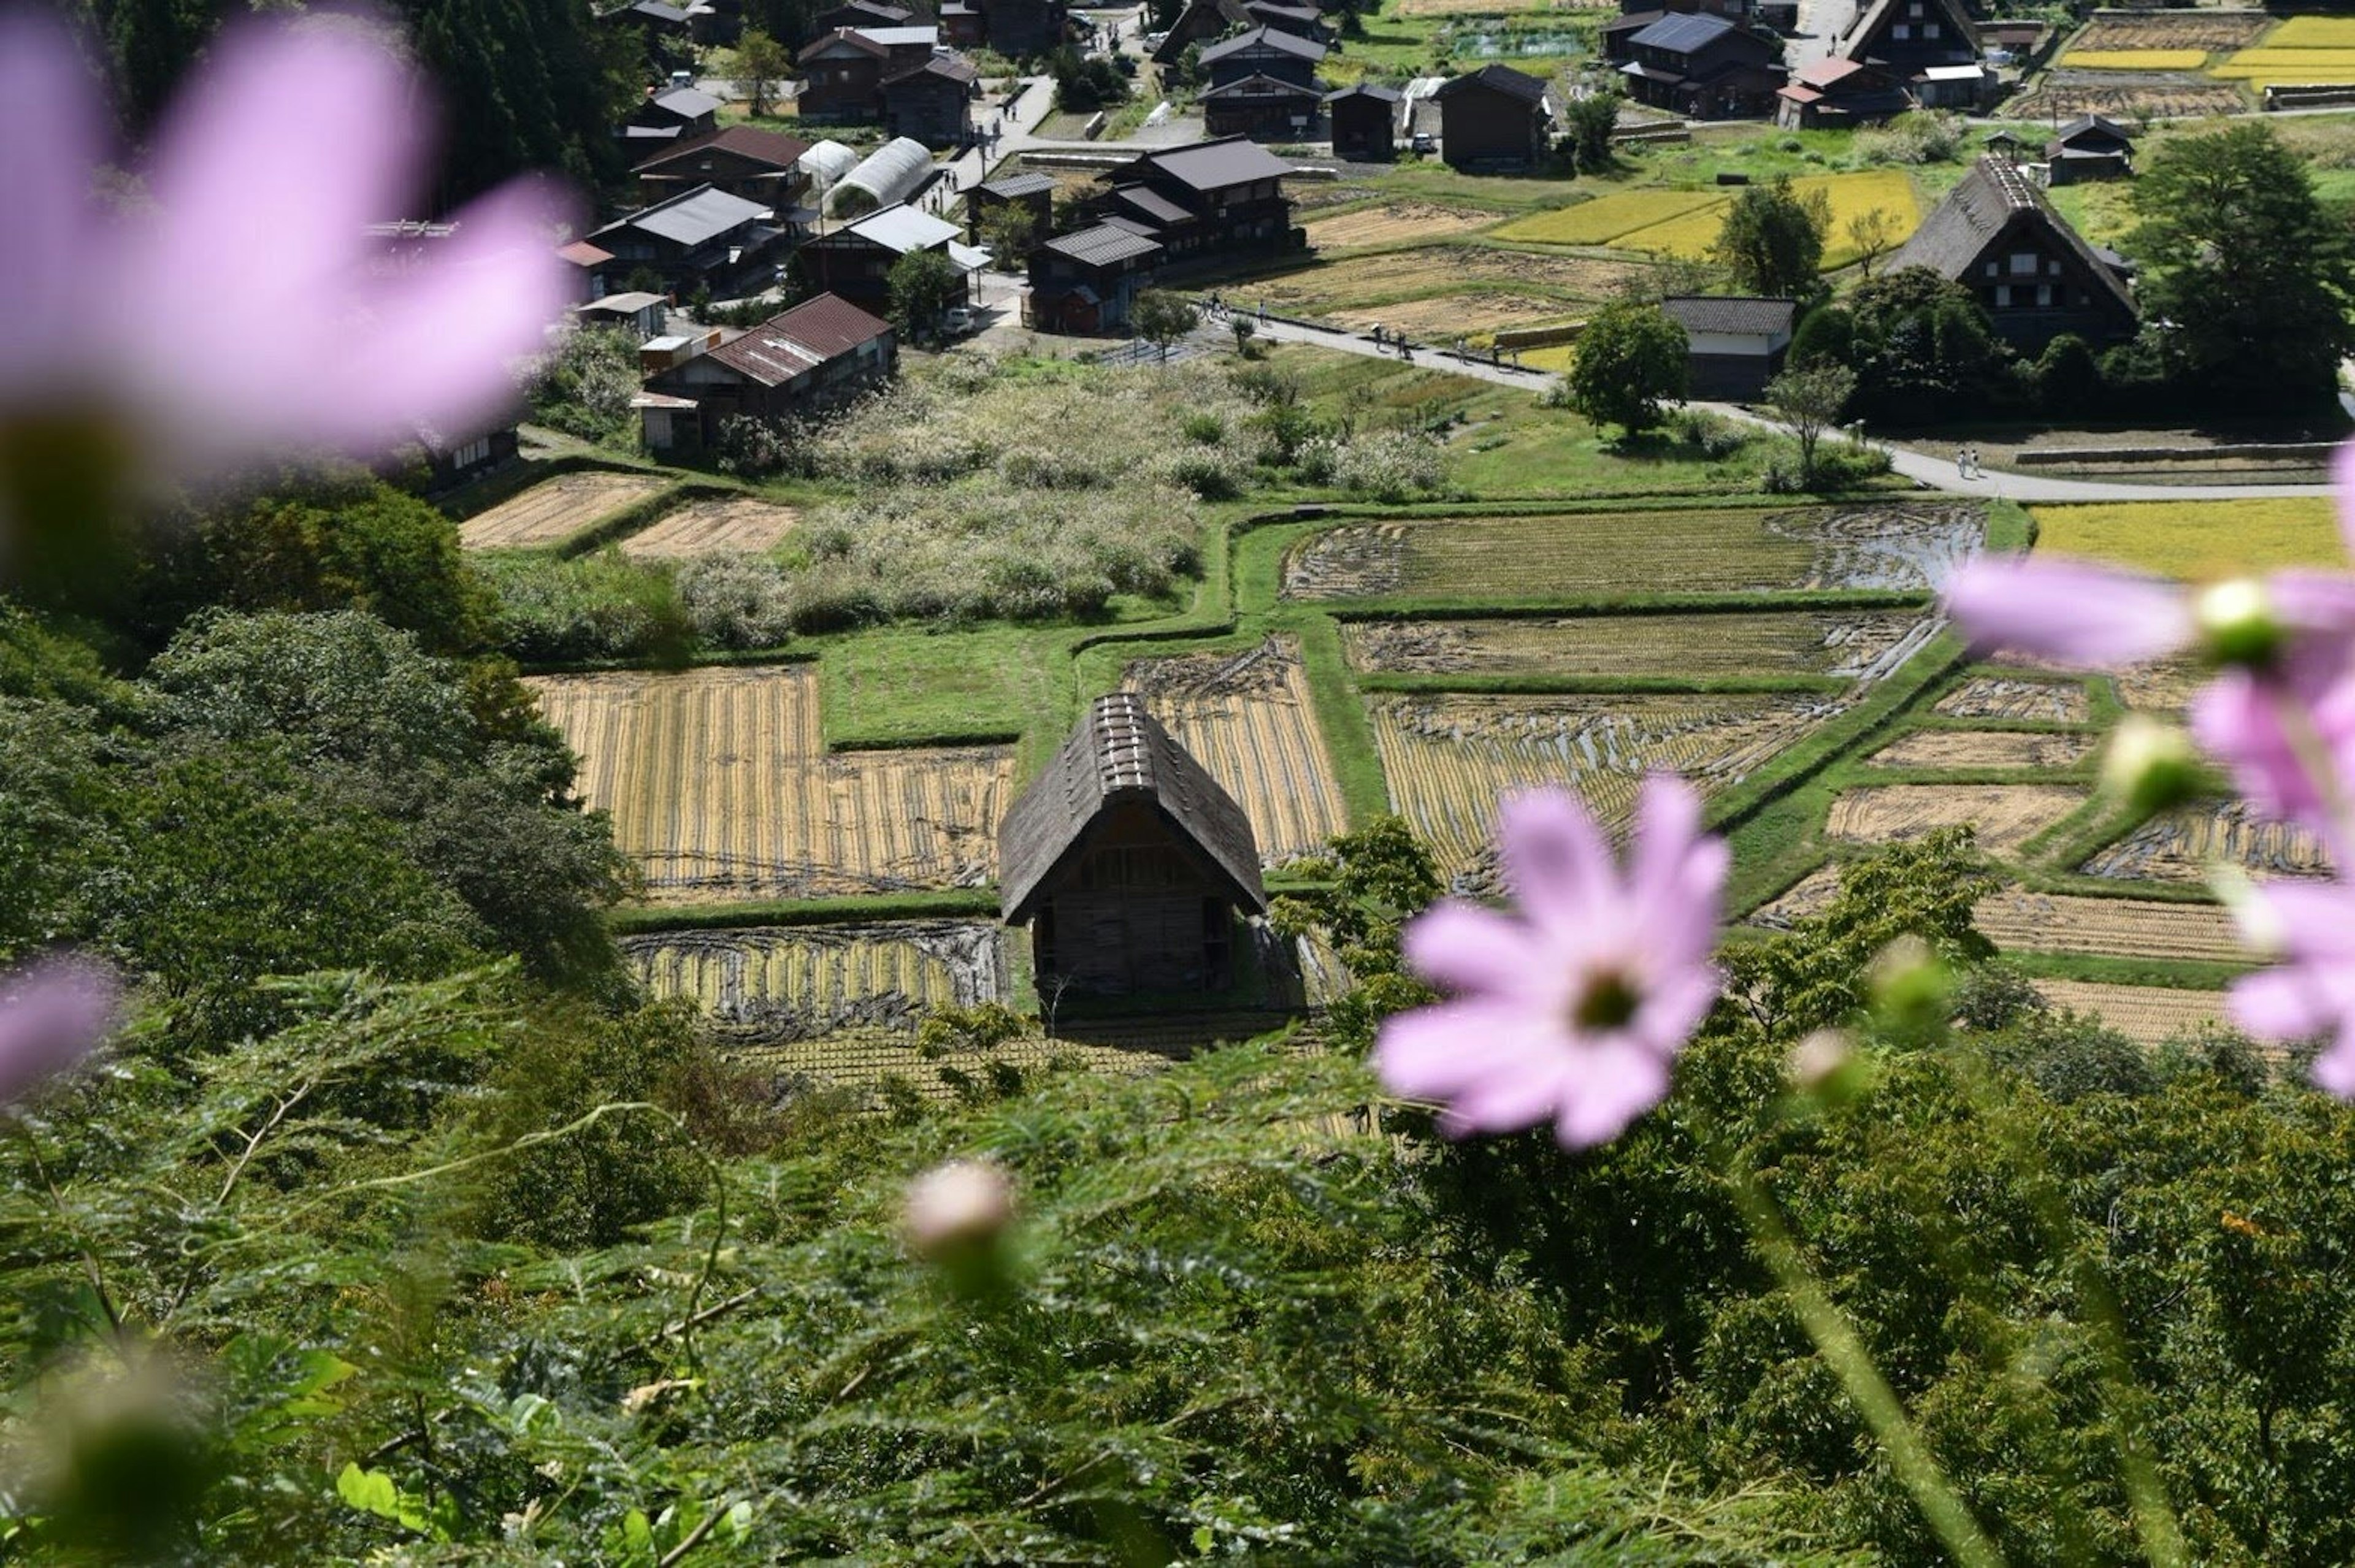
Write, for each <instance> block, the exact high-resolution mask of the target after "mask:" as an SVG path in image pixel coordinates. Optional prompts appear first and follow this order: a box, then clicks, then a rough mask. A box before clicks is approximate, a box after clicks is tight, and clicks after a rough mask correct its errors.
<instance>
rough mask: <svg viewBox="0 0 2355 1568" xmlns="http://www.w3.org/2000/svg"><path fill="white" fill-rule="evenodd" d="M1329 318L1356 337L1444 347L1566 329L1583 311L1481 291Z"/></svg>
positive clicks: (1348, 310) (1362, 308)
mask: <svg viewBox="0 0 2355 1568" xmlns="http://www.w3.org/2000/svg"><path fill="white" fill-rule="evenodd" d="M1327 314H1328V315H1330V316H1331V317H1332V319H1333V320H1334V321H1335V322H1337V323H1338V324H1339V325H1342V326H1346V327H1348V328H1350V329H1351V330H1353V331H1358V332H1370V331H1372V330H1373V329H1374V328H1375V327H1377V326H1379V327H1381V328H1382V329H1383V330H1385V331H1388V332H1402V333H1404V334H1406V336H1407V337H1408V339H1409V340H1410V341H1411V342H1416V343H1424V342H1432V343H1445V342H1449V341H1452V340H1453V339H1455V338H1456V337H1470V336H1475V335H1477V334H1483V333H1495V332H1499V331H1510V330H1513V329H1515V328H1520V327H1532V326H1551V325H1567V324H1569V323H1570V322H1571V321H1572V320H1574V319H1576V318H1577V317H1578V316H1579V315H1582V314H1583V307H1582V306H1578V305H1572V304H1565V303H1564V302H1563V301H1561V300H1555V299H1545V298H1541V297H1540V296H1538V295H1535V294H1523V293H1511V292H1509V291H1504V292H1492V291H1489V290H1485V289H1476V290H1472V291H1470V292H1468V293H1460V294H1433V295H1430V296H1429V297H1427V298H1423V299H1412V300H1391V301H1390V302H1389V303H1387V304H1369V305H1345V306H1342V307H1341V308H1339V309H1337V310H1334V311H1331V312H1328V313H1327ZM1524 362H1526V357H1524Z"/></svg>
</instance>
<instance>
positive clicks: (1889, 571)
mask: <svg viewBox="0 0 2355 1568" xmlns="http://www.w3.org/2000/svg"><path fill="white" fill-rule="evenodd" d="M1985 535H1986V513H1985V510H1984V509H1983V508H1981V507H1977V506H1976V505H1974V504H1972V503H1968V502H1933V501H1902V502H1889V503H1874V504H1870V505H1857V506H1836V507H1796V508H1789V509H1784V510H1779V511H1767V510H1732V509H1728V510H1689V511H1662V512H1596V513H1585V514H1575V515H1537V516H1519V517H1429V518H1423V517H1419V518H1414V519H1412V520H1408V519H1403V518H1400V519H1391V520H1385V521H1380V522H1369V523H1351V524H1347V525H1344V526H1343V527H1340V528H1330V529H1327V530H1326V531H1325V532H1323V533H1320V534H1316V535H1313V536H1311V537H1310V538H1308V539H1304V540H1302V541H1300V542H1299V543H1297V544H1295V545H1294V546H1293V548H1292V549H1290V550H1289V551H1288V552H1287V553H1286V555H1285V557H1284V597H1285V598H1287V599H1361V598H1385V597H1391V596H1395V595H1415V596H1430V595H1444V596H1446V597H1448V598H1451V599H1515V598H1531V597H1540V596H1560V597H1586V596H1594V597H1616V596H1619V595H1624V594H1636V593H1650V592H1660V591H1661V590H1662V589H1663V588H1665V587H1673V588H1674V589H1675V590H1677V591H1678V592H1725V593H1731V592H1774V591H1777V590H1793V589H1822V588H1878V589H1894V590H1916V589H1928V588H1933V587H1935V586H1936V585H1937V584H1938V583H1939V582H1941V581H1945V576H1946V574H1947V573H1948V572H1949V571H1952V570H1953V569H1954V568H1955V566H1956V565H1957V564H1959V563H1960V562H1962V561H1964V560H1967V559H1969V558H1970V557H1971V556H1973V555H1975V554H1977V551H1978V549H1979V546H1980V543H1981V542H1982V540H1983V539H1984V538H1985Z"/></svg>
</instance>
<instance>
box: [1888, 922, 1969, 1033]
mask: <svg viewBox="0 0 2355 1568" xmlns="http://www.w3.org/2000/svg"><path fill="white" fill-rule="evenodd" d="M1870 984H1871V994H1872V1007H1873V1011H1874V1012H1876V1013H1878V1014H1879V1015H1880V1016H1881V1020H1882V1021H1883V1022H1884V1023H1886V1024H1888V1025H1889V1026H1890V1027H1891V1028H1893V1029H1904V1030H1907V1031H1909V1032H1910V1031H1918V1030H1925V1029H1934V1028H1935V1027H1936V1026H1937V1025H1938V1024H1939V1023H1940V1022H1941V1021H1943V1020H1944V1019H1945V1010H1946V1002H1947V998H1948V996H1949V994H1950V993H1951V992H1952V990H1953V988H1954V976H1952V975H1950V974H1948V973H1947V971H1946V966H1945V965H1944V964H1942V963H1940V962H1939V961H1938V955H1936V954H1935V953H1934V952H1932V951H1931V949H1930V944H1928V943H1926V942H1924V941H1923V940H1922V939H1921V938H1920V937H1918V936H1915V935H1913V934H1912V933H1907V934H1905V935H1903V936H1901V937H1899V938H1898V939H1897V940H1896V941H1894V942H1892V943H1891V944H1889V945H1888V946H1886V947H1884V948H1882V949H1881V955H1880V956H1879V957H1877V958H1875V959H1874V960H1873V961H1872V973H1871V976H1870Z"/></svg>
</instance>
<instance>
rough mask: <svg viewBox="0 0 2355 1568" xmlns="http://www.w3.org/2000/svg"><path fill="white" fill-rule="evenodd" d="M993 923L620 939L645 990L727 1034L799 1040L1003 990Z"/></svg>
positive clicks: (755, 929)
mask: <svg viewBox="0 0 2355 1568" xmlns="http://www.w3.org/2000/svg"><path fill="white" fill-rule="evenodd" d="M1003 937H1004V928H1003V927H1001V926H999V925H998V924H997V923H996V922H994V921H977V920H975V921H959V920H938V921H890V922H885V923H877V924H869V925H792V926H745V927H740V928H737V929H733V930H727V931H663V932H652V933H646V934H645V935H640V936H624V937H623V938H621V939H620V946H621V949H622V955H623V958H624V959H625V960H627V962H628V963H629V965H630V968H631V971H632V972H633V973H634V975H636V976H637V978H638V981H639V983H640V984H641V985H643V986H645V988H646V991H647V994H648V995H650V996H653V997H658V998H663V999H667V998H670V997H687V998H689V999H691V1000H693V1001H694V1002H695V1003H696V1005H697V1006H698V1008H701V1009H702V1010H703V1012H704V1013H705V1015H706V1016H708V1017H709V1018H710V1019H711V1020H712V1021H713V1023H714V1024H715V1025H716V1026H718V1028H719V1029H720V1030H721V1032H722V1033H723V1035H724V1036H727V1037H730V1038H732V1039H742V1040H752V1041H758V1042H772V1043H773V1042H776V1041H780V1040H806V1039H810V1038H813V1037H815V1036H819V1035H825V1034H831V1033H833V1032H835V1031H837V1030H838V1029H849V1028H865V1029H914V1028H915V1027H916V1025H917V1024H918V1023H919V1022H921V1021H922V1017H923V1014H924V1013H925V1012H926V1011H927V1010H929V1009H931V1008H941V1007H971V1006H973V1005H974V1004H975V1003H976V1002H994V1001H997V1000H1000V999H1001V998H1002V997H1004V996H1005V993H1006V956H1005V953H1004V950H1003Z"/></svg>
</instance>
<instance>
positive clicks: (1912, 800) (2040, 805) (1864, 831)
mask: <svg viewBox="0 0 2355 1568" xmlns="http://www.w3.org/2000/svg"><path fill="white" fill-rule="evenodd" d="M2085 800H2086V794H2085V792H2084V791H2083V790H2082V789H2071V788H2069V787H2067V786H2065V785H2062V784H1873V785H1870V786H1869V787H1867V788H1863V789H1851V790H1845V791H1843V792H1841V794H1840V795H1838V796H1836V797H1835V798H1834V799H1833V801H1832V810H1831V816H1830V818H1829V819H1828V821H1826V823H1825V824H1824V831H1825V832H1826V833H1827V834H1828V835H1829V836H1830V837H1834V838H1847V839H1851V840H1854V841H1855V842H1858V843H1861V844H1881V843H1885V842H1887V841H1889V840H1890V839H1892V838H1914V837H1920V836H1921V835H1923V834H1924V833H1928V832H1930V831H1932V830H1933V829H1935V828H1940V827H1960V826H1962V825H1963V824H1964V823H1971V824H1974V825H1976V826H1977V828H1978V845H1979V848H1982V849H1984V850H1987V852H1988V853H1989V854H1995V855H2008V854H2010V853H2012V852H2013V851H2014V850H2017V849H2018V848H2019V847H2020V846H2021V845H2023V844H2025V843H2027V842H2028V841H2029V840H2030V839H2031V838H2033V837H2036V836H2037V835H2038V834H2040V833H2041V832H2043V831H2044V830H2045V829H2046V828H2048V827H2051V826H2052V825H2053V824H2055V823H2057V822H2059V821H2061V820H2062V818H2063V817H2065V816H2069V814H2070V813H2072V812H2073V811H2075V810H2076V809H2077V808H2078V807H2079V806H2081V805H2084V804H2085Z"/></svg>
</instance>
